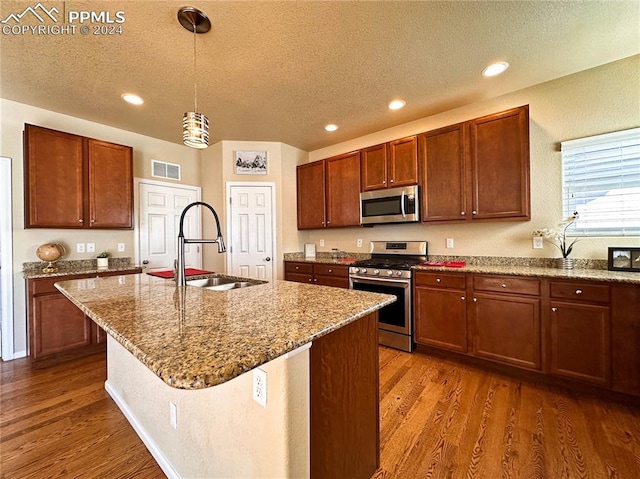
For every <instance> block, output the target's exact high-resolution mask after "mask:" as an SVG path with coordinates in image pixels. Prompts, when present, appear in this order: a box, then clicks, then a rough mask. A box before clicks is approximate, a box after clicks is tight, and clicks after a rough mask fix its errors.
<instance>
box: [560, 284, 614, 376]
mask: <svg viewBox="0 0 640 479" xmlns="http://www.w3.org/2000/svg"><path fill="white" fill-rule="evenodd" d="M549 288H550V302H549V307H550V324H549V325H550V372H551V374H554V375H557V376H564V377H569V378H572V379H578V380H581V381H588V382H593V383H596V384H601V385H604V386H608V385H609V384H610V376H611V309H610V287H609V286H608V285H605V284H592V283H576V282H559V281H552V282H551V283H550V285H549Z"/></svg>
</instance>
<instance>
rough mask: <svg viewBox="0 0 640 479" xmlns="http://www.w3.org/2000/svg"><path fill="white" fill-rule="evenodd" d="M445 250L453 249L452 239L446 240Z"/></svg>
mask: <svg viewBox="0 0 640 479" xmlns="http://www.w3.org/2000/svg"><path fill="white" fill-rule="evenodd" d="M447 248H453V238H447Z"/></svg>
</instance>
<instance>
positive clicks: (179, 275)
mask: <svg viewBox="0 0 640 479" xmlns="http://www.w3.org/2000/svg"><path fill="white" fill-rule="evenodd" d="M196 205H202V206H206V207H207V208H209V210H210V211H211V212H212V213H213V217H214V218H215V219H216V228H217V229H218V237H217V238H216V239H186V238H185V237H184V231H183V224H184V217H185V215H186V214H187V211H189V208H191V207H192V206H196ZM187 243H197V244H203V243H218V253H224V252H225V251H227V248H226V247H225V246H224V239H223V238H222V233H221V232H220V220H218V215H217V214H216V210H214V209H213V207H212V206H211V205H209V204H207V203H203V202H202V201H196V202H194V203H191V204H190V205H187V207H186V208H185V209H184V210H183V211H182V215H180V232H179V233H178V259H177V260H176V262H177V265H176V269H177V271H176V286H186V284H187V276H186V275H185V272H184V270H185V264H184V263H185V261H184V245H185V244H187Z"/></svg>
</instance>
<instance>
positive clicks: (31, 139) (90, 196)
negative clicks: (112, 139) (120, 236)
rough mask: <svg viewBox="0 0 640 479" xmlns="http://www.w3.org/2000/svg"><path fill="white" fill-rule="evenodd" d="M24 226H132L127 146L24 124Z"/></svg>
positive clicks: (120, 227) (130, 157)
mask: <svg viewBox="0 0 640 479" xmlns="http://www.w3.org/2000/svg"><path fill="white" fill-rule="evenodd" d="M24 134H25V138H24V140H25V141H24V143H25V155H24V175H25V185H24V187H25V227H26V228H100V229H116V228H117V229H131V228H132V227H133V221H132V218H133V214H132V212H133V157H132V149H131V147H128V146H123V145H116V144H113V143H108V142H104V141H100V140H94V139H92V138H85V137H82V136H78V135H72V134H69V133H64V132H60V131H55V130H51V129H48V128H42V127H38V126H34V125H25V132H24Z"/></svg>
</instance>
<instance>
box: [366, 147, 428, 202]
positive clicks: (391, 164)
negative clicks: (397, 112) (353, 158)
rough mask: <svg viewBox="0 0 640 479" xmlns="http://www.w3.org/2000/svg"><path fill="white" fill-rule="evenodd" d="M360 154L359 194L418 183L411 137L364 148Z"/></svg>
mask: <svg viewBox="0 0 640 479" xmlns="http://www.w3.org/2000/svg"><path fill="white" fill-rule="evenodd" d="M361 155H362V157H361V165H360V168H361V177H362V181H361V184H362V191H371V190H380V189H384V188H394V187H396V186H408V185H417V184H418V149H417V138H416V137H415V136H410V137H407V138H402V139H399V140H394V141H391V142H389V143H383V144H381V145H376V146H372V147H369V148H365V149H363V150H361Z"/></svg>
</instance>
